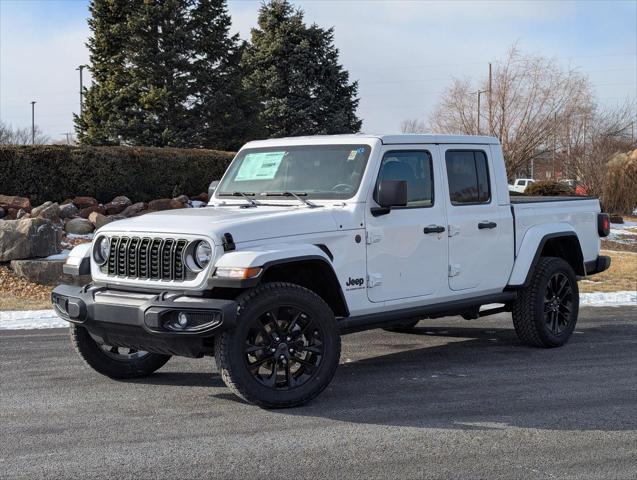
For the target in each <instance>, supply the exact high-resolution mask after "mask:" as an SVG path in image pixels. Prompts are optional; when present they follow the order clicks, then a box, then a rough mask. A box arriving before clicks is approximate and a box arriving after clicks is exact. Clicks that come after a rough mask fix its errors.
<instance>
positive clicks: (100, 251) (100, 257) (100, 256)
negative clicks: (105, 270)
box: [93, 237, 110, 265]
mask: <svg viewBox="0 0 637 480" xmlns="http://www.w3.org/2000/svg"><path fill="white" fill-rule="evenodd" d="M109 247H110V242H109V240H108V238H107V237H100V238H98V239H97V241H96V242H95V247H94V248H93V258H94V259H95V261H96V262H97V263H99V264H100V265H103V264H105V263H106V260H108V254H109V250H110V248H109Z"/></svg>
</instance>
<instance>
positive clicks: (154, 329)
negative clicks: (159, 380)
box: [51, 285, 237, 357]
mask: <svg viewBox="0 0 637 480" xmlns="http://www.w3.org/2000/svg"><path fill="white" fill-rule="evenodd" d="M51 301H52V303H53V308H54V310H55V312H56V313H57V315H58V316H59V317H60V318H62V319H63V320H66V321H68V322H71V323H75V324H80V325H82V326H84V327H86V328H87V329H88V330H89V332H91V334H93V335H94V336H97V337H99V338H100V339H101V340H102V341H103V342H104V343H106V344H107V345H113V346H119V347H130V348H136V349H139V350H145V351H151V352H156V353H164V354H170V355H183V356H190V357H198V356H201V355H204V354H206V353H212V342H211V341H210V340H211V338H212V337H214V336H215V335H216V334H217V333H219V332H220V331H223V330H226V329H229V328H232V327H234V325H235V321H236V312H237V304H236V302H235V301H234V300H224V299H212V298H202V297H189V296H187V295H186V294H178V293H172V292H163V293H148V292H130V291H123V290H113V289H109V288H106V287H93V286H86V287H76V286H71V285H59V286H58V287H56V288H55V289H54V290H53V293H52V294H51ZM180 312H184V313H186V314H187V315H188V316H189V318H196V319H197V322H198V323H197V326H196V328H194V327H193V328H194V329H193V330H187V329H183V330H174V329H170V328H168V325H169V324H170V323H172V324H173V325H174V324H175V321H174V320H175V319H176V318H177V315H178V314H179V313H180Z"/></svg>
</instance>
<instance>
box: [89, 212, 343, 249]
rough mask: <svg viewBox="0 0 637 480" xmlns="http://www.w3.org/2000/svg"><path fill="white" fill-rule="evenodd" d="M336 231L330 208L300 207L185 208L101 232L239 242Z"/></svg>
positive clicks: (106, 227)
mask: <svg viewBox="0 0 637 480" xmlns="http://www.w3.org/2000/svg"><path fill="white" fill-rule="evenodd" d="M336 229H337V225H336V221H335V219H334V216H333V215H332V212H331V208H329V207H320V208H306V207H298V206H281V207H278V206H277V207H269V206H259V207H255V208H240V207H239V206H221V207H219V206H218V207H213V206H208V207H203V208H182V209H177V210H166V211H162V212H155V213H148V214H145V215H141V216H139V217H133V218H129V219H126V220H118V221H115V222H111V223H109V224H107V225H104V226H103V227H102V228H100V230H99V231H100V232H105V233H106V232H117V233H128V232H130V233H136V234H141V233H171V234H180V233H181V234H187V235H203V236H209V237H212V238H213V239H215V241H218V239H219V238H221V236H222V235H223V234H224V233H225V232H230V233H231V234H232V236H233V237H234V241H235V242H236V243H240V242H248V241H253V240H261V239H266V238H276V237H284V236H288V235H304V234H310V233H317V232H327V231H333V230H336Z"/></svg>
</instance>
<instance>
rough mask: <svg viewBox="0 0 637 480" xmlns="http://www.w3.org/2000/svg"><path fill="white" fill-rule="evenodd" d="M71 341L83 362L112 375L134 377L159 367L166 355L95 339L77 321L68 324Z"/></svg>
mask: <svg viewBox="0 0 637 480" xmlns="http://www.w3.org/2000/svg"><path fill="white" fill-rule="evenodd" d="M70 334H71V342H72V343H73V346H74V347H75V350H76V351H77V353H78V354H79V355H80V357H81V358H82V360H84V361H85V362H86V364H87V365H88V366H89V367H91V368H92V369H93V370H95V371H96V372H98V373H101V374H102V375H106V376H107V377H110V378H114V379H127V378H138V377H145V376H147V375H150V374H151V373H153V372H154V371H155V370H159V369H160V368H161V367H163V366H164V365H165V364H166V362H167V361H168V360H170V355H161V354H159V353H150V352H142V351H139V350H134V349H131V348H120V347H113V346H110V345H103V344H101V343H98V342H97V341H96V340H95V339H94V338H93V337H92V336H91V334H90V333H89V332H88V330H87V329H86V328H84V327H82V326H81V325H75V324H71V327H70Z"/></svg>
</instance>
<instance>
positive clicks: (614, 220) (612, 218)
mask: <svg viewBox="0 0 637 480" xmlns="http://www.w3.org/2000/svg"><path fill="white" fill-rule="evenodd" d="M609 217H610V223H620V224H621V223H624V217H622V216H621V215H618V214H616V213H611V214H610V215H609Z"/></svg>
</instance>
